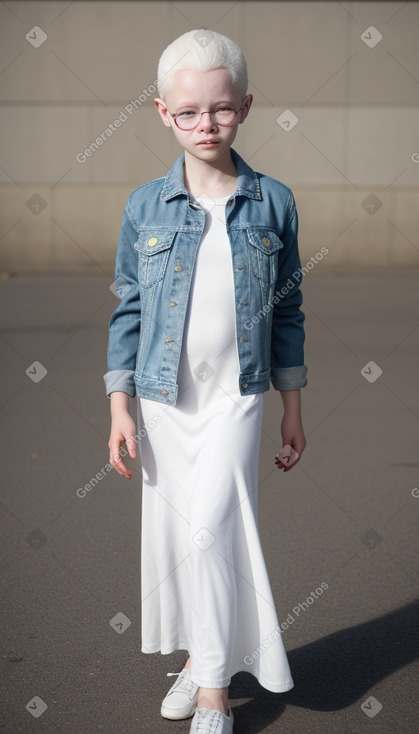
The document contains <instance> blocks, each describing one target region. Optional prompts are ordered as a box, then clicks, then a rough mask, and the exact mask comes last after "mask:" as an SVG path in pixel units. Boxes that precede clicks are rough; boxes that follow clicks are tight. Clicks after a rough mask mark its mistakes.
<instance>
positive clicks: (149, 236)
mask: <svg viewBox="0 0 419 734" xmlns="http://www.w3.org/2000/svg"><path fill="white" fill-rule="evenodd" d="M175 235H176V232H174V231H173V230H172V229H170V230H159V229H156V230H153V231H151V230H150V229H148V230H147V231H146V232H140V233H139V237H138V240H137V242H135V243H134V247H135V249H136V250H138V251H139V252H141V253H142V254H143V255H156V254H157V253H158V252H162V250H167V249H169V247H171V246H172V242H173V240H174V238H175Z"/></svg>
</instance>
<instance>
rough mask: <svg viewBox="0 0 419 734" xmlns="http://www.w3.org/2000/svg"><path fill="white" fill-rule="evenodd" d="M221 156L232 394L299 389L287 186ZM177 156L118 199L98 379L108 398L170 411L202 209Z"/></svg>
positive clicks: (294, 227)
mask: <svg viewBox="0 0 419 734" xmlns="http://www.w3.org/2000/svg"><path fill="white" fill-rule="evenodd" d="M230 151H231V157H232V160H233V162H234V163H235V165H236V168H237V174H238V178H237V188H236V190H235V192H234V193H233V194H232V195H231V197H230V199H229V200H228V201H227V205H226V227H227V234H228V238H229V240H230V245H231V256H232V266H233V277H234V290H235V304H236V325H237V349H238V355H239V364H240V374H239V376H238V383H239V389H240V394H241V395H250V394H252V393H258V392H264V391H266V390H269V388H270V382H271V381H272V385H273V387H274V389H276V390H295V389H299V388H302V387H304V386H305V385H306V384H307V378H306V374H307V367H306V366H305V365H304V349H303V344H304V339H305V333H304V319H305V316H304V313H303V311H301V310H300V306H301V305H302V301H303V298H302V293H301V290H300V282H301V279H302V271H301V262H300V257H299V252H298V242H297V231H298V216H297V210H296V206H295V200H294V197H293V194H292V191H291V190H290V189H289V188H288V187H287V186H285V185H284V184H283V183H281V182H280V181H277V180H276V179H274V178H271V177H270V176H266V175H264V174H261V173H257V172H255V171H253V169H252V168H250V166H248V165H247V163H246V162H245V161H244V159H243V158H241V156H240V155H239V154H238V153H237V152H236V151H235V150H234V149H233V148H231V149H230ZM184 155H185V154H184V153H182V154H181V155H180V156H179V158H178V159H177V160H176V161H175V163H174V165H173V166H172V168H171V169H170V170H169V172H168V173H167V175H166V176H163V177H161V178H157V179H154V180H153V181H149V182H148V183H145V184H143V185H142V186H139V187H138V188H137V189H135V191H133V192H132V194H130V196H129V197H128V201H127V204H126V207H125V210H124V214H123V218H122V225H121V233H120V237H119V243H118V250H117V254H116V260H115V283H114V288H115V291H116V293H117V295H118V296H119V298H120V302H119V304H118V306H117V308H116V309H115V311H114V312H113V313H112V315H111V317H110V321H109V341H108V352H107V362H108V372H107V373H106V374H105V375H103V379H104V381H105V387H106V394H107V396H108V397H109V396H110V393H112V392H115V391H117V390H118V391H122V392H126V393H128V394H129V395H130V396H131V397H134V396H135V394H136V393H137V395H139V396H141V397H144V398H148V399H150V400H156V401H158V402H161V403H167V404H169V405H176V401H177V395H178V388H179V385H178V384H177V382H176V378H177V373H178V365H179V358H180V353H181V347H182V340H183V331H184V323H185V315H186V309H187V304H188V296H189V290H190V285H191V279H192V273H193V268H194V263H195V258H196V253H197V249H198V245H199V242H200V240H201V235H202V233H203V230H204V226H205V212H204V211H203V209H201V208H200V207H198V206H197V205H196V203H194V202H193V200H192V199H191V196H190V194H189V192H188V190H187V189H186V188H185V183H184V177H183V162H184ZM214 298H217V281H216V279H215V280H214ZM202 328H203V329H205V324H204V323H203V324H202Z"/></svg>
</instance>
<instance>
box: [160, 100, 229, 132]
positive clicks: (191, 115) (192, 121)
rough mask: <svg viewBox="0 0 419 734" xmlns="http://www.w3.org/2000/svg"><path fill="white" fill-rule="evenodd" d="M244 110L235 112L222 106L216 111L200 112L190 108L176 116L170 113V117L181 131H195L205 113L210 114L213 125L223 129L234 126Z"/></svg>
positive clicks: (176, 113)
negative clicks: (237, 117)
mask: <svg viewBox="0 0 419 734" xmlns="http://www.w3.org/2000/svg"><path fill="white" fill-rule="evenodd" d="M242 109H243V107H240V108H239V109H238V110H234V109H233V108H232V107H229V106H228V105H220V106H219V107H217V109H216V110H205V111H204V112H198V111H197V110H195V109H192V108H191V109H189V108H188V109H185V110H182V111H181V112H175V114H172V112H170V111H169V115H171V116H172V117H173V119H174V121H175V125H176V127H178V128H179V130H193V129H194V128H195V127H197V125H199V123H200V121H201V117H202V115H204V114H205V112H209V115H210V117H211V122H212V123H215V124H216V125H221V126H223V127H229V126H230V125H234V121H235V119H236V116H237V115H238V113H239V112H240V110H242Z"/></svg>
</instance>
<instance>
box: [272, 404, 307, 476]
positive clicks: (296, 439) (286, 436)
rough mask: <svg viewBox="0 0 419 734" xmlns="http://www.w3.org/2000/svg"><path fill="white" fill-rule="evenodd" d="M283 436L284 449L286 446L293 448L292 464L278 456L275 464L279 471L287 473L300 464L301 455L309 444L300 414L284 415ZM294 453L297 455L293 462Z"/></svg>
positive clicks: (282, 423)
mask: <svg viewBox="0 0 419 734" xmlns="http://www.w3.org/2000/svg"><path fill="white" fill-rule="evenodd" d="M281 434H282V446H283V448H284V447H285V446H288V447H290V448H291V457H290V458H291V463H284V462H283V461H281V458H280V457H278V456H276V457H275V464H276V465H277V467H278V469H283V470H284V472H286V471H289V470H290V469H292V468H293V467H294V466H296V464H298V462H299V460H300V458H301V454H302V453H303V451H304V449H305V447H306V443H307V442H306V440H305V437H304V430H303V424H302V422H301V414H300V413H295V412H292V413H284V417H283V419H282V422H281ZM293 451H295V452H296V454H297V457H296V459H295V460H292V459H293V456H292V452H293ZM288 453H290V452H289V449H288V451H286V452H285V454H288Z"/></svg>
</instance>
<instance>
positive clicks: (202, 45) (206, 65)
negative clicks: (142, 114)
mask: <svg viewBox="0 0 419 734" xmlns="http://www.w3.org/2000/svg"><path fill="white" fill-rule="evenodd" d="M220 67H223V68H225V69H228V70H229V72H230V76H231V81H232V83H233V84H234V86H236V87H237V89H238V91H239V92H240V94H241V97H242V99H243V98H244V97H245V96H246V93H247V83H248V82H247V65H246V59H245V57H244V55H243V52H242V51H241V49H240V48H239V46H238V45H237V44H236V43H234V41H232V40H231V39H230V38H227V36H223V35H222V34H221V33H217V32H216V31H211V30H209V29H208V28H199V29H197V30H194V31H187V33H184V34H183V35H182V36H179V37H178V38H176V39H175V40H174V41H173V42H172V43H171V44H170V45H169V46H167V48H165V50H164V51H163V53H162V55H161V56H160V60H159V64H158V68H157V79H158V81H159V83H160V84H159V95H160V98H161V99H162V100H163V101H166V95H167V94H168V92H169V90H170V89H171V88H172V84H173V75H174V74H175V73H176V72H177V71H180V70H181V69H192V70H194V71H211V70H212V69H218V68H220Z"/></svg>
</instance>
